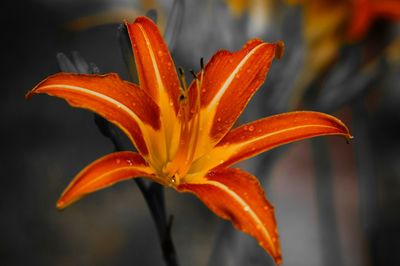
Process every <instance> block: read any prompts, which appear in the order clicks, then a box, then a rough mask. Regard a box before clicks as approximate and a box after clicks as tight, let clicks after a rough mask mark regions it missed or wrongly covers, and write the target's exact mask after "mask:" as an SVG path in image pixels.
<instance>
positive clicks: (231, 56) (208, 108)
mask: <svg viewBox="0 0 400 266" xmlns="http://www.w3.org/2000/svg"><path fill="white" fill-rule="evenodd" d="M280 45H281V44H280ZM276 47H277V44H269V43H265V42H263V41H261V40H258V39H254V40H251V41H249V42H248V43H247V44H246V45H245V46H244V47H243V48H242V49H241V50H240V51H237V52H234V53H231V52H229V51H225V50H223V51H219V52H218V53H216V54H215V55H214V56H213V57H212V58H211V60H210V62H209V63H208V64H207V65H206V67H205V72H204V78H203V81H202V87H201V90H199V91H200V94H201V96H200V97H201V103H200V104H201V111H200V128H202V132H201V135H200V139H199V145H198V146H199V150H198V151H197V153H198V156H200V155H201V154H204V153H205V152H207V151H208V150H210V149H211V148H212V147H214V146H215V145H216V144H217V143H218V142H219V141H220V140H221V139H222V138H223V137H224V136H225V134H226V133H227V132H228V131H229V130H230V129H231V127H232V126H233V124H234V123H235V121H236V120H237V118H238V117H239V115H240V114H241V112H242V111H243V109H244V108H245V106H246V104H247V102H248V101H249V100H250V98H251V97H252V95H253V94H254V93H255V92H256V91H257V89H258V88H259V87H260V86H261V84H263V82H264V80H265V77H266V75H267V72H268V70H269V67H270V65H271V62H272V60H273V59H274V57H275V50H276ZM279 50H280V51H281V50H282V49H279ZM196 86H197V85H196V82H193V83H192V84H191V86H190V89H189V92H190V93H196V91H197V90H196ZM232 102H234V104H232ZM210 121H212V122H211V123H210ZM198 156H197V157H198Z"/></svg>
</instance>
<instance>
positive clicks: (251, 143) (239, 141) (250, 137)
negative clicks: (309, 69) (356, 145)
mask: <svg viewBox="0 0 400 266" xmlns="http://www.w3.org/2000/svg"><path fill="white" fill-rule="evenodd" d="M325 135H339V136H344V137H346V138H348V139H350V138H352V136H351V135H350V133H349V130H348V128H347V127H346V125H345V124H343V122H341V121H340V120H339V119H337V118H335V117H333V116H331V115H327V114H324V113H319V112H311V111H297V112H289V113H284V114H279V115H274V116H270V117H267V118H264V119H260V120H257V121H254V122H252V123H249V124H246V125H242V126H240V127H238V128H236V129H234V130H232V131H231V132H229V133H228V134H227V135H226V136H225V137H224V138H223V139H222V140H221V141H220V142H219V143H218V145H217V146H216V147H215V148H214V149H213V150H212V151H211V152H209V153H208V154H206V155H204V156H203V157H201V158H200V159H198V160H197V161H195V162H194V163H193V166H192V168H191V170H190V172H189V173H190V174H192V175H193V176H195V175H196V173H201V172H204V171H207V170H208V169H212V168H215V167H227V166H229V165H232V164H235V163H237V162H239V161H242V160H244V159H247V158H250V157H253V156H255V155H257V154H259V153H261V152H265V151H267V150H269V149H272V148H274V147H277V146H280V145H283V144H287V143H290V142H294V141H298V140H302V139H307V138H311V137H317V136H325Z"/></svg>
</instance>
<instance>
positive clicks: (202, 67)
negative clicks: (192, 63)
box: [200, 57, 204, 70]
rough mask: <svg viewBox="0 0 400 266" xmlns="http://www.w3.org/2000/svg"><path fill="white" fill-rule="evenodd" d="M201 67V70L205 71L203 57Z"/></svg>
mask: <svg viewBox="0 0 400 266" xmlns="http://www.w3.org/2000/svg"><path fill="white" fill-rule="evenodd" d="M200 67H201V70H204V58H203V57H202V58H200Z"/></svg>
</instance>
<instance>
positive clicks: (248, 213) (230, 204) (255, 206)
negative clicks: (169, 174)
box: [178, 169, 282, 264]
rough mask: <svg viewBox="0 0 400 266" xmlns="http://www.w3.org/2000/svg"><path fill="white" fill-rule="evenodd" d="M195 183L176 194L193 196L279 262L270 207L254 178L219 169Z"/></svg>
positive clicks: (188, 184)
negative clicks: (245, 234) (186, 193)
mask: <svg viewBox="0 0 400 266" xmlns="http://www.w3.org/2000/svg"><path fill="white" fill-rule="evenodd" d="M196 181H197V182H196V183H185V184H181V185H179V186H178V190H179V191H183V192H191V193H194V194H195V195H196V196H197V197H198V198H199V199H200V200H201V201H203V203H204V204H205V205H207V207H208V208H210V210H212V211H213V212H214V213H215V214H217V215H218V216H220V217H221V218H223V219H227V220H230V221H232V223H233V224H234V225H235V227H236V228H237V229H239V230H241V231H243V232H245V233H247V234H249V235H251V236H253V237H254V238H255V239H256V240H257V241H258V242H259V244H260V245H261V247H262V248H264V249H265V250H266V251H267V252H268V253H269V254H270V255H271V256H272V257H273V258H274V259H275V262H276V263H277V264H280V263H281V262H282V258H281V250H280V244H279V240H278V231H277V224H276V220H275V214H274V212H273V211H271V210H273V207H272V205H271V204H270V203H269V202H268V201H267V199H266V198H265V195H264V191H263V189H262V188H261V186H260V184H259V182H258V180H257V179H256V178H255V177H254V176H252V175H250V174H248V173H246V172H244V171H242V170H240V169H219V170H216V171H212V172H210V173H209V174H208V175H207V176H206V177H204V178H202V179H197V180H196ZM265 207H267V208H265Z"/></svg>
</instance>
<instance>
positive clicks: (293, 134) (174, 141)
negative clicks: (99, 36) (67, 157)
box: [27, 17, 351, 264]
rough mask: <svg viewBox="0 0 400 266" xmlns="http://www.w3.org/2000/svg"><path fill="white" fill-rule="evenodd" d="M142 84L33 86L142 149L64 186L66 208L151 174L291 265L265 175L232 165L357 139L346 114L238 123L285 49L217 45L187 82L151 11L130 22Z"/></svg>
mask: <svg viewBox="0 0 400 266" xmlns="http://www.w3.org/2000/svg"><path fill="white" fill-rule="evenodd" d="M126 27H127V29H128V33H129V37H130V39H131V43H132V48H133V52H134V56H135V62H136V66H137V70H138V75H139V83H140V86H137V85H135V84H132V83H129V82H127V81H123V80H121V79H120V78H119V76H118V75H117V74H107V75H82V74H69V73H59V74H56V75H53V76H50V77H48V78H47V79H45V80H44V81H42V82H41V83H39V84H38V85H37V86H36V87H35V88H34V89H33V90H31V91H30V92H28V94H27V97H28V98H29V97H30V96H32V95H34V94H38V93H46V94H49V95H51V96H57V97H61V98H63V99H65V100H66V101H67V102H68V103H69V104H70V105H72V106H74V107H80V108H85V109H89V110H92V111H94V112H96V113H98V114H99V115H102V116H103V117H105V118H106V119H107V120H109V121H110V122H112V123H114V124H116V125H117V126H118V127H119V128H120V129H121V130H123V131H124V132H125V133H126V134H127V136H128V137H129V138H130V140H131V141H132V142H133V143H134V145H135V147H136V148H137V151H138V152H137V153H136V152H131V151H122V152H115V153H111V154H109V155H105V156H104V157H102V158H100V159H98V160H97V161H95V162H93V163H92V164H90V165H89V166H87V167H86V168H85V169H84V170H82V171H81V172H80V173H79V174H78V175H77V176H76V177H75V179H74V180H73V181H72V182H71V183H70V185H69V186H68V187H67V188H66V190H65V191H64V192H63V194H62V196H61V198H60V199H59V200H58V202H57V207H58V208H60V209H63V208H65V207H66V206H68V205H70V204H71V203H73V202H75V201H77V200H78V199H80V198H81V197H83V196H85V195H86V194H89V193H92V192H94V191H96V190H99V189H102V188H105V187H108V186H110V185H112V184H114V183H116V182H119V181H123V180H129V179H131V178H135V177H147V178H149V179H151V180H152V181H154V182H158V183H160V184H162V185H165V186H169V187H171V188H174V189H175V190H177V191H179V192H191V193H193V194H195V195H196V196H197V197H198V198H199V199H200V200H202V201H203V202H204V203H205V204H206V205H207V206H208V207H209V208H210V209H211V210H212V211H213V212H214V213H215V214H216V215H218V216H220V217H222V218H224V219H228V220H231V221H232V222H233V224H234V225H235V226H236V228H238V229H239V230H242V231H244V232H246V233H248V234H250V235H252V236H253V237H254V238H256V239H257V241H258V242H259V244H260V245H261V246H262V247H263V248H264V249H265V250H266V251H267V252H268V253H269V254H270V255H271V256H272V257H273V258H274V259H275V262H276V263H277V264H279V263H281V251H280V244H279V239H278V230H277V225H276V221H275V216H274V208H273V207H272V205H271V204H270V203H269V202H268V201H267V200H266V198H265V195H264V191H263V189H262V188H261V186H260V184H259V182H258V180H257V179H256V178H255V177H254V176H252V175H251V174H249V173H246V172H245V171H243V170H241V169H238V168H230V166H231V165H233V164H235V163H237V162H239V161H241V160H244V159H246V158H249V157H252V156H255V155H257V154H259V153H261V152H264V151H266V150H269V149H271V148H273V147H276V146H279V145H282V144H285V143H289V142H292V141H295V140H300V139H305V138H310V137H314V136H321V135H342V136H345V137H346V138H351V136H350V134H349V131H348V129H347V127H346V126H345V125H344V124H343V123H342V122H341V121H339V120H338V119H336V118H334V117H332V116H329V115H326V114H323V113H318V112H290V113H285V114H280V115H275V116H271V117H267V118H264V119H260V120H257V121H255V122H252V123H249V124H246V125H242V126H239V127H237V128H235V129H233V130H231V128H232V127H233V125H234V123H235V121H236V120H237V118H238V117H239V115H240V113H241V112H242V110H243V109H244V107H245V106H246V104H247V102H248V101H249V99H250V98H251V96H252V95H253V94H254V93H255V92H256V91H257V89H258V88H259V87H260V86H261V84H262V83H263V82H264V79H265V77H266V74H267V72H268V70H269V67H270V64H271V62H272V60H273V59H274V57H275V56H280V54H281V50H282V46H281V45H280V44H269V43H265V42H263V41H261V40H258V39H254V40H251V41H249V42H248V43H247V44H246V45H245V46H244V47H243V48H242V49H241V50H240V51H237V52H234V53H231V52H228V51H224V50H222V51H219V52H217V53H216V54H215V55H214V56H213V57H212V58H211V60H210V61H209V63H208V64H207V65H206V66H205V68H203V67H202V70H201V71H200V72H199V73H197V75H196V78H195V79H194V81H193V82H192V83H191V85H190V86H189V87H187V86H186V83H185V81H184V79H183V78H182V86H180V83H179V80H178V76H177V73H176V70H175V66H174V62H173V61H172V58H171V56H170V54H169V52H168V49H167V46H166V44H165V43H164V41H163V39H162V37H161V34H160V32H159V30H158V29H157V26H156V25H155V24H154V23H153V22H152V21H151V20H149V19H147V18H145V17H139V18H137V19H136V20H135V22H134V23H132V24H129V23H126Z"/></svg>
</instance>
